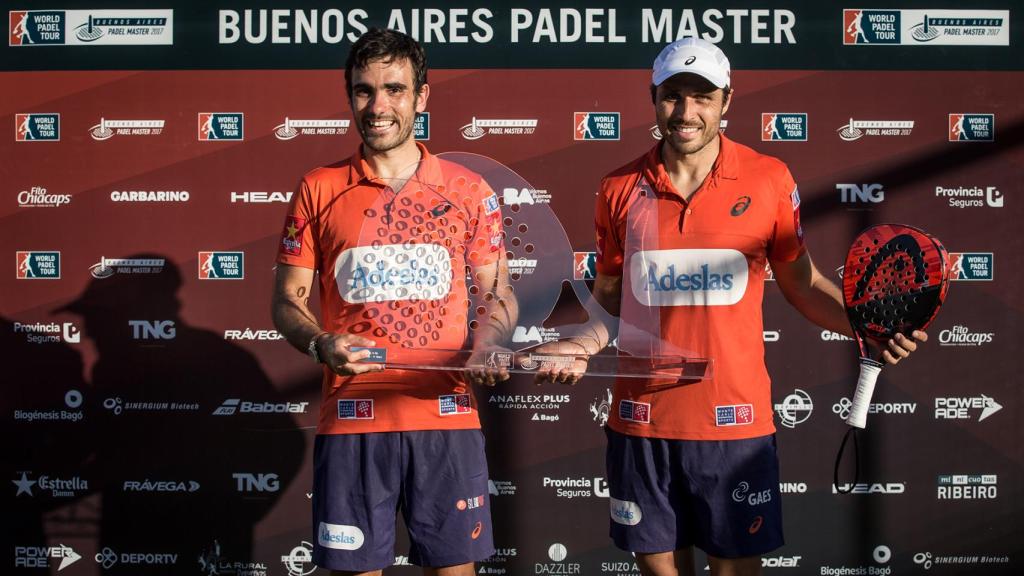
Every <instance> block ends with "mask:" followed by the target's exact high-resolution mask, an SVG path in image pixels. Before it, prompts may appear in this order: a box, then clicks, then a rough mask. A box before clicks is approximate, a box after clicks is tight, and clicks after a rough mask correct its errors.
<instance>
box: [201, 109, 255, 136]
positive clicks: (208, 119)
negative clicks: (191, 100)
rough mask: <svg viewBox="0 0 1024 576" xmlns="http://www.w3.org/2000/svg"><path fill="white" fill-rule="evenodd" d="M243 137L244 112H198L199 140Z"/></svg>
mask: <svg viewBox="0 0 1024 576" xmlns="http://www.w3.org/2000/svg"><path fill="white" fill-rule="evenodd" d="M244 137H245V114H243V113H241V112H200V113H199V141H200V142H214V141H217V140H242V139H244Z"/></svg>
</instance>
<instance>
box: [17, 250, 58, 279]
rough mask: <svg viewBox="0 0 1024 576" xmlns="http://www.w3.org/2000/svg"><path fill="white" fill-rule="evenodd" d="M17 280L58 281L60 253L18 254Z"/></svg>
mask: <svg viewBox="0 0 1024 576" xmlns="http://www.w3.org/2000/svg"><path fill="white" fill-rule="evenodd" d="M16 256H17V263H18V272H17V275H16V276H15V277H16V278H17V279H18V280H60V252H56V251H54V252H18V253H17V254H16Z"/></svg>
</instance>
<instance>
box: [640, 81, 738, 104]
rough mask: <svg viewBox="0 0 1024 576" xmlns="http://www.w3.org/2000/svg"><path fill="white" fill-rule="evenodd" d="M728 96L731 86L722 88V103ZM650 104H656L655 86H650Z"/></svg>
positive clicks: (656, 89) (656, 92) (656, 91)
mask: <svg viewBox="0 0 1024 576" xmlns="http://www.w3.org/2000/svg"><path fill="white" fill-rule="evenodd" d="M729 94H732V86H726V87H725V88H722V102H725V101H726V100H728V99H729ZM651 103H652V104H657V103H658V86H657V85H655V84H651Z"/></svg>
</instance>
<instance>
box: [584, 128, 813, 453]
mask: <svg viewBox="0 0 1024 576" xmlns="http://www.w3.org/2000/svg"><path fill="white" fill-rule="evenodd" d="M660 150H661V144H658V145H657V146H655V147H654V148H653V149H651V151H650V152H648V153H647V154H646V155H644V156H642V157H641V158H639V159H637V160H636V161H634V162H632V163H630V164H627V165H626V166H623V167H622V168H620V169H618V170H616V171H615V172H613V173H611V174H610V175H608V176H606V177H605V178H604V180H603V181H602V182H601V191H600V193H599V194H598V198H597V209H596V228H597V240H598V257H597V269H598V271H599V272H601V273H602V274H606V275H609V276H622V298H621V315H620V327H619V335H618V346H619V348H620V349H622V350H625V351H628V352H630V353H632V354H637V355H661V354H665V355H675V354H679V355H683V356H689V357H703V358H710V359H712V360H713V368H712V370H713V372H712V376H711V377H710V378H706V379H704V380H702V381H700V382H698V383H695V384H686V385H679V386H670V387H664V386H663V384H664V381H659V382H658V383H655V382H651V381H646V380H641V379H626V378H620V379H617V380H616V382H615V388H614V392H613V405H612V410H611V414H610V416H609V419H608V425H609V426H611V428H612V429H613V430H616V431H617V432H622V433H625V434H632V435H635V436H648V437H657V438H671V439H682V440H732V439H741V438H754V437H757V436H763V435H766V434H771V433H773V432H774V431H775V426H774V423H773V421H772V404H771V381H770V380H769V378H768V372H767V369H766V368H765V364H764V341H763V340H764V336H763V322H762V316H761V301H762V297H763V294H764V277H765V268H766V264H767V262H768V259H774V260H779V261H786V262H791V261H793V260H796V259H797V258H799V257H800V256H801V255H802V254H803V252H804V246H803V235H802V231H801V230H800V211H799V206H800V196H799V193H798V191H797V187H796V184H795V183H794V181H793V177H792V176H791V175H790V173H789V169H788V168H786V165H785V164H783V163H782V162H781V161H779V160H778V159H776V158H772V157H770V156H763V155H761V154H758V153H757V152H754V151H753V150H751V149H750V148H748V147H746V146H743V145H741V144H737V143H735V142H732V141H731V140H729V139H728V138H726V137H725V136H721V151H720V152H719V155H718V158H717V160H716V161H715V164H714V167H713V168H712V170H711V173H710V174H709V175H708V176H707V178H706V179H705V181H704V182H703V184H702V185H701V187H700V188H699V189H698V190H697V191H696V192H695V193H694V194H693V195H692V196H691V198H690V200H689V202H687V201H685V200H683V198H682V197H681V196H680V195H679V193H678V192H677V191H676V189H675V187H674V186H673V185H672V181H671V179H670V178H669V176H668V174H667V173H666V171H665V166H664V164H663V163H662V161H661V153H660ZM656 384H660V386H656Z"/></svg>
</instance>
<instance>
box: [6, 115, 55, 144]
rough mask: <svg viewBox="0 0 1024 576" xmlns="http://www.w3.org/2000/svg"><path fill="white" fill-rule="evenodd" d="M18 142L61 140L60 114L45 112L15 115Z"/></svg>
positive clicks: (15, 134) (15, 137)
mask: <svg viewBox="0 0 1024 576" xmlns="http://www.w3.org/2000/svg"><path fill="white" fill-rule="evenodd" d="M14 140H15V141H16V142H57V141H59V140H60V114H56V113H49V112H43V113H38V114H15V115H14Z"/></svg>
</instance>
